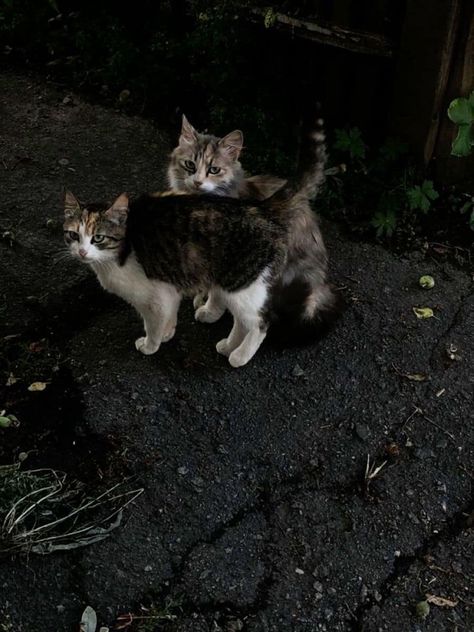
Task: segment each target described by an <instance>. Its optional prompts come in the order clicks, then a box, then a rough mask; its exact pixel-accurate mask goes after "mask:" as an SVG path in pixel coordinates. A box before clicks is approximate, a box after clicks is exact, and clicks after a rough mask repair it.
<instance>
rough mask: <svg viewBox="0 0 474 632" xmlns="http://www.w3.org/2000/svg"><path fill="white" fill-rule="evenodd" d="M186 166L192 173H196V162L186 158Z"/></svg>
mask: <svg viewBox="0 0 474 632" xmlns="http://www.w3.org/2000/svg"><path fill="white" fill-rule="evenodd" d="M184 168H185V169H186V171H189V172H190V173H196V165H195V164H194V162H193V161H192V160H185V161H184Z"/></svg>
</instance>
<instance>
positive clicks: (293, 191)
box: [263, 117, 327, 211]
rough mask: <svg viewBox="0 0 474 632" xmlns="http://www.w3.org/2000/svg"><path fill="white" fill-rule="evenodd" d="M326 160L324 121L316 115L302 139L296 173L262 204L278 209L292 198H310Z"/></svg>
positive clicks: (320, 181) (316, 186) (321, 176)
mask: <svg viewBox="0 0 474 632" xmlns="http://www.w3.org/2000/svg"><path fill="white" fill-rule="evenodd" d="M326 162H327V153H326V135H325V133H324V121H323V119H322V118H319V117H318V118H317V119H316V121H315V124H314V127H313V129H312V130H311V132H310V133H309V134H308V136H307V137H305V138H304V139H303V142H302V146H301V151H300V158H299V163H298V169H297V173H296V175H295V176H294V177H293V178H290V179H289V180H288V182H287V183H286V185H285V186H284V187H283V188H281V189H279V190H278V191H277V192H276V193H274V194H273V195H272V196H271V197H269V198H268V199H266V200H265V201H264V203H263V206H265V207H267V208H269V209H271V210H273V211H279V210H283V208H284V207H286V206H287V205H288V202H289V201H290V200H292V199H293V198H300V199H306V200H311V199H313V198H314V197H316V194H317V193H318V191H319V188H320V187H321V185H322V184H323V182H324V170H325V168H326Z"/></svg>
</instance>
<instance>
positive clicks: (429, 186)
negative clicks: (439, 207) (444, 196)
mask: <svg viewBox="0 0 474 632" xmlns="http://www.w3.org/2000/svg"><path fill="white" fill-rule="evenodd" d="M421 190H422V191H423V193H424V195H426V197H427V198H429V199H430V200H436V199H437V198H439V193H438V191H436V190H435V188H434V187H433V182H432V181H431V180H425V181H424V182H423V184H422V185H421Z"/></svg>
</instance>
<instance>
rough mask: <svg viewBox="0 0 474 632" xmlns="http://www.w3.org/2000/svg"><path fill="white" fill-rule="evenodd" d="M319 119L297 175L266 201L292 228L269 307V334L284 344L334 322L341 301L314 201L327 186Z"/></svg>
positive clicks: (316, 333)
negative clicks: (330, 279) (331, 279)
mask: <svg viewBox="0 0 474 632" xmlns="http://www.w3.org/2000/svg"><path fill="white" fill-rule="evenodd" d="M323 124H324V123H323V120H322V119H321V118H317V119H316V122H315V125H314V127H313V129H312V130H311V132H310V133H309V134H308V136H307V137H305V138H304V139H303V142H302V146H301V152H300V160H299V164H298V169H297V173H296V176H295V177H294V178H292V179H290V180H289V181H288V183H287V184H286V185H285V186H283V188H281V189H279V190H278V191H277V192H276V193H274V195H272V196H271V197H270V198H268V199H267V200H265V201H264V202H263V206H264V207H266V208H267V209H268V210H269V212H270V213H272V215H273V216H276V217H277V218H278V219H279V220H280V221H281V222H282V223H284V224H286V225H287V226H288V230H289V243H288V263H287V267H286V269H285V271H284V272H283V274H282V277H281V279H280V280H279V281H278V282H277V283H276V285H275V286H274V287H273V288H272V293H271V300H270V303H269V306H268V319H269V322H270V323H271V327H270V333H271V334H274V335H275V337H276V338H278V339H279V340H280V341H284V342H285V343H289V342H290V343H291V342H296V343H306V342H309V341H310V340H312V339H314V338H315V337H318V336H319V335H320V334H321V333H323V332H324V330H326V329H327V328H328V326H329V325H330V324H331V323H332V322H333V321H334V320H335V318H336V317H337V316H338V314H339V313H340V310H341V308H342V301H341V298H340V296H338V295H337V294H336V293H335V292H334V290H333V289H332V288H331V286H330V285H329V284H328V283H327V281H326V272H327V256H326V249H325V247H324V243H323V239H322V236H321V232H320V230H319V226H318V222H317V219H316V216H315V215H314V213H313V211H312V210H311V207H310V204H309V200H311V199H312V198H314V197H315V196H316V194H317V193H318V190H319V188H320V187H321V185H322V183H323V182H324V177H325V176H324V172H325V168H326V161H327V154H326V137H325V134H324V129H323Z"/></svg>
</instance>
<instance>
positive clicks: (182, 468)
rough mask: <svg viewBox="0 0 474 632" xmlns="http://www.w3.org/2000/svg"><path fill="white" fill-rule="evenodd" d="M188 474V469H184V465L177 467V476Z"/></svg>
mask: <svg viewBox="0 0 474 632" xmlns="http://www.w3.org/2000/svg"><path fill="white" fill-rule="evenodd" d="M188 472H189V470H188V468H187V467H185V466H184V465H182V466H181V467H178V474H181V476H186V474H187V473H188Z"/></svg>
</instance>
